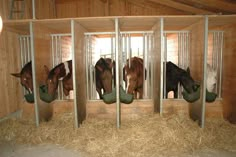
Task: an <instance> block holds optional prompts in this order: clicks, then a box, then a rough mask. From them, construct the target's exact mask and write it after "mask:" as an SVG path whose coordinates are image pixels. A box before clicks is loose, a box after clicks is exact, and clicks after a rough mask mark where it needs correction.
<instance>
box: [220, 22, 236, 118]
mask: <svg viewBox="0 0 236 157" xmlns="http://www.w3.org/2000/svg"><path fill="white" fill-rule="evenodd" d="M223 30H224V31H225V32H224V51H223V89H222V90H223V91H222V97H223V114H224V117H225V118H226V119H228V120H229V121H230V122H232V123H236V105H235V104H236V97H235V95H236V73H235V72H233V71H234V68H235V61H236V48H235V45H236V38H235V36H236V25H233V24H232V25H226V26H224V27H223Z"/></svg>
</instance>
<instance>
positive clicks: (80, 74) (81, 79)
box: [72, 22, 87, 126]
mask: <svg viewBox="0 0 236 157" xmlns="http://www.w3.org/2000/svg"><path fill="white" fill-rule="evenodd" d="M84 32H86V29H85V28H84V27H82V26H81V25H80V24H79V23H78V22H74V35H75V36H74V41H72V42H74V50H75V52H74V62H75V63H74V64H75V67H76V68H75V69H76V71H75V77H74V78H75V80H74V82H73V83H75V86H76V90H75V89H74V92H75V94H76V96H75V99H76V102H75V101H74V105H76V109H77V111H76V113H77V115H76V116H77V120H78V122H77V123H78V124H77V125H78V126H79V125H80V124H81V123H82V122H83V120H85V118H86V113H87V112H86V103H87V96H86V93H87V91H86V86H87V84H86V60H85V58H86V57H85V55H86V54H85V48H84V45H85V41H84ZM75 86H74V87H75Z"/></svg>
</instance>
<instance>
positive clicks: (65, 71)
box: [44, 60, 73, 96]
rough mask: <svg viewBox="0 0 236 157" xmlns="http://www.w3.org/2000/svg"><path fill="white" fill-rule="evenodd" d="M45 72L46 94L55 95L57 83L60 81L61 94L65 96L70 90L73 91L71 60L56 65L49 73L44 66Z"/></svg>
mask: <svg viewBox="0 0 236 157" xmlns="http://www.w3.org/2000/svg"><path fill="white" fill-rule="evenodd" d="M44 68H45V71H46V72H47V73H48V77H47V80H46V84H47V88H48V94H50V95H55V94H56V90H57V88H58V81H59V80H62V83H63V92H64V94H65V95H66V96H68V95H69V92H70V90H73V79H72V77H73V75H72V60H69V61H66V62H64V63H60V64H58V65H57V66H56V67H54V68H53V69H52V70H51V71H49V69H48V67H47V66H46V65H44Z"/></svg>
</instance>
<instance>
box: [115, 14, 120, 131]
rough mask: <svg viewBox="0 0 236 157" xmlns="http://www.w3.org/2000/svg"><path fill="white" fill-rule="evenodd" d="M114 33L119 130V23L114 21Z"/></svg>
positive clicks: (117, 122) (117, 123) (118, 125)
mask: <svg viewBox="0 0 236 157" xmlns="http://www.w3.org/2000/svg"><path fill="white" fill-rule="evenodd" d="M115 32H116V44H115V45H116V59H115V60H116V126H117V128H120V125H121V117H120V116H121V106H120V88H119V87H120V78H119V46H118V45H119V21H118V18H116V19H115Z"/></svg>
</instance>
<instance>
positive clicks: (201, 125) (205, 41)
mask: <svg viewBox="0 0 236 157" xmlns="http://www.w3.org/2000/svg"><path fill="white" fill-rule="evenodd" d="M204 24H205V25H204V58H203V60H204V62H203V63H204V64H203V65H204V66H203V86H202V95H201V96H202V117H201V124H200V127H201V128H204V126H205V112H206V109H205V107H206V103H205V100H206V69H207V52H208V16H205V23H204Z"/></svg>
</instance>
